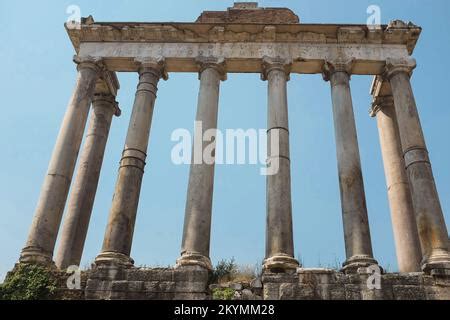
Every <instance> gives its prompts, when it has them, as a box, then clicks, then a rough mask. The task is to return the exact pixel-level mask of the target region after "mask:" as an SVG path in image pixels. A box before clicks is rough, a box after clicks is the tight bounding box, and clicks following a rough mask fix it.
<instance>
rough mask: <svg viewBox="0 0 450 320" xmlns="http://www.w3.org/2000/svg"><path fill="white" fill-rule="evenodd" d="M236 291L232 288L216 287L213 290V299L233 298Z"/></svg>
mask: <svg viewBox="0 0 450 320" xmlns="http://www.w3.org/2000/svg"><path fill="white" fill-rule="evenodd" d="M235 292H236V291H235V290H233V289H230V288H216V289H214V290H213V300H232V299H233V297H234V294H235Z"/></svg>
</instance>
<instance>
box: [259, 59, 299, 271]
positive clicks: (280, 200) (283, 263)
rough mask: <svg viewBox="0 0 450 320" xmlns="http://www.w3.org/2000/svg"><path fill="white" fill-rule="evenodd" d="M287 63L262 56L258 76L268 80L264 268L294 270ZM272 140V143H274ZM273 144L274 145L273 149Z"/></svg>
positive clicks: (296, 263) (297, 265)
mask: <svg viewBox="0 0 450 320" xmlns="http://www.w3.org/2000/svg"><path fill="white" fill-rule="evenodd" d="M289 69H290V64H289V63H287V62H286V61H283V60H281V59H271V58H265V59H264V60H263V72H262V74H261V77H262V79H263V80H267V81H268V121H267V122H268V128H267V129H268V130H267V140H268V157H269V158H268V165H269V166H270V167H272V166H273V167H272V168H270V167H269V171H268V175H267V182H266V188H267V189H266V201H267V217H266V219H267V222H266V259H265V260H264V268H265V269H266V270H273V271H277V270H280V271H289V270H296V269H297V267H299V263H298V261H297V260H295V258H294V237H293V231H292V202H291V160H290V152H289V121H288V102H287V81H288V80H289V72H290V70H289ZM274 143H275V145H274ZM274 147H275V148H274Z"/></svg>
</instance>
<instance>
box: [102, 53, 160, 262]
mask: <svg viewBox="0 0 450 320" xmlns="http://www.w3.org/2000/svg"><path fill="white" fill-rule="evenodd" d="M139 63H140V68H139V84H138V87H137V92H136V98H135V101H134V105H133V112H132V114H131V119H130V125H129V127H128V133H127V138H126V141H125V147H124V150H123V153H122V160H121V161H120V168H119V174H118V178H117V183H116V189H115V192H114V197H113V202H112V207H111V211H110V214H109V221H108V225H107V227H106V232H105V238H104V241H103V248H102V252H101V253H100V254H99V255H98V256H97V258H96V260H95V263H96V264H97V265H101V264H106V265H121V266H125V267H129V266H132V265H133V263H134V261H133V259H131V258H130V253H131V245H132V242H133V232H134V224H135V221H136V214H137V209H138V203H139V195H140V191H141V184H142V177H143V174H144V167H145V160H146V158H147V148H148V142H149V138H150V127H151V122H152V116H153V108H154V105H155V100H156V93H157V88H158V87H157V85H158V82H159V79H160V78H161V77H164V78H165V79H166V78H167V77H166V75H165V73H164V62H163V61H162V60H158V61H157V60H152V59H148V60H146V61H141V62H139Z"/></svg>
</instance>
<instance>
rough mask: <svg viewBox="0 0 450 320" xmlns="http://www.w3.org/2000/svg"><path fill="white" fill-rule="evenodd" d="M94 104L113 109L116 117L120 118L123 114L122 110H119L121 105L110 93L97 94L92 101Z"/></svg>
mask: <svg viewBox="0 0 450 320" xmlns="http://www.w3.org/2000/svg"><path fill="white" fill-rule="evenodd" d="M92 103H93V104H98V103H102V104H106V105H108V106H110V107H112V108H113V110H114V115H115V116H116V117H120V115H121V114H122V110H120V108H119V103H118V102H117V101H116V97H115V96H114V95H112V94H109V93H95V94H94V98H93V99H92Z"/></svg>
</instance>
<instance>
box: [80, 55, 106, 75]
mask: <svg viewBox="0 0 450 320" xmlns="http://www.w3.org/2000/svg"><path fill="white" fill-rule="evenodd" d="M73 62H74V63H75V64H76V65H77V70H81V69H86V68H89V69H92V70H94V71H95V72H96V73H101V72H103V71H104V70H106V68H105V65H104V64H103V59H101V58H96V57H91V56H85V57H80V56H79V55H74V56H73Z"/></svg>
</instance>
